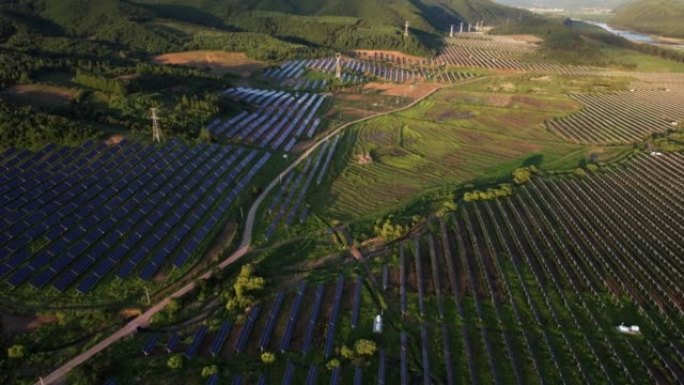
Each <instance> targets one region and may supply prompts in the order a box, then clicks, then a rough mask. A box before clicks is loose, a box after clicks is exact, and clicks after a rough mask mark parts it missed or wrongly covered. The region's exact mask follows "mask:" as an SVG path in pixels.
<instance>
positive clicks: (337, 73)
mask: <svg viewBox="0 0 684 385" xmlns="http://www.w3.org/2000/svg"><path fill="white" fill-rule="evenodd" d="M335 59H337V60H336V62H335V78H337V79H338V80H341V79H342V54H341V53H339V52H338V53H337V54H336V55H335Z"/></svg>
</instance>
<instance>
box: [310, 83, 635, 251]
mask: <svg viewBox="0 0 684 385" xmlns="http://www.w3.org/2000/svg"><path fill="white" fill-rule="evenodd" d="M625 85H626V82H625V81H624V80H623V79H603V78H592V77H588V78H577V77H572V78H571V77H563V76H547V77H534V76H531V75H526V76H521V77H507V78H491V79H484V80H482V81H478V82H474V83H471V84H468V85H464V86H460V87H459V88H458V89H443V90H441V91H439V92H437V93H436V94H435V95H434V96H432V97H430V98H428V99H426V100H425V101H423V102H421V103H419V104H418V105H417V106H415V107H414V108H411V109H410V110H407V111H404V112H401V113H397V114H393V115H389V116H385V117H382V118H378V119H373V120H371V121H368V122H365V123H362V124H360V125H358V126H356V127H354V129H353V131H350V133H349V134H348V135H347V136H346V137H345V138H344V139H343V140H342V141H341V149H340V154H341V155H342V156H341V157H340V158H339V159H338V160H337V161H336V162H335V163H333V172H336V173H337V175H338V176H337V178H336V179H334V180H333V181H332V182H331V184H330V185H329V186H328V187H327V188H323V189H319V190H318V191H317V192H316V193H315V195H314V196H313V197H312V198H311V199H310V204H311V206H312V207H313V208H314V210H315V211H316V212H317V213H319V215H321V216H323V217H326V218H334V219H338V220H341V221H356V220H359V219H363V218H367V219H369V220H370V221H371V223H370V224H369V225H370V226H369V227H370V229H371V232H373V230H372V229H373V227H374V226H375V225H376V223H375V221H376V219H377V218H378V217H381V218H382V217H385V216H386V214H387V213H388V212H389V211H396V210H399V209H400V208H401V207H404V205H407V204H409V202H411V201H412V200H414V199H418V200H420V199H419V198H418V197H419V196H421V195H423V194H434V193H438V192H440V191H441V190H442V189H443V188H444V187H446V186H449V187H457V186H462V185H464V184H466V183H470V182H471V181H473V180H474V181H475V183H476V184H485V185H487V187H491V186H490V183H491V182H496V181H499V183H503V182H510V181H511V173H512V172H513V171H514V170H515V169H517V168H519V167H521V166H522V167H528V166H530V165H535V166H537V167H538V168H540V169H542V170H544V169H547V170H548V169H554V170H559V169H560V170H562V169H565V170H573V169H574V168H575V167H577V165H578V164H579V163H580V162H581V161H582V160H583V159H586V158H587V157H589V156H590V155H591V154H592V153H594V152H597V149H596V148H591V147H587V146H580V145H574V144H569V143H565V142H563V141H562V140H561V139H560V138H559V137H557V136H556V135H554V134H553V133H551V132H549V131H547V130H546V129H545V128H544V127H543V125H542V122H543V121H545V120H547V119H550V118H552V117H558V116H563V115H566V114H569V113H571V112H574V111H576V110H577V109H578V108H579V106H578V105H577V104H576V102H574V101H572V100H570V99H569V98H568V97H567V96H565V95H563V93H566V92H585V91H589V90H591V91H592V92H596V91H609V90H619V89H624V88H625ZM614 150H617V148H615V149H614ZM612 151H613V150H608V151H607V152H606V153H605V156H607V157H610V156H611V155H610V153H611V152H612ZM483 175H486V177H482V176H483ZM475 187H477V186H475ZM472 190H473V188H471V189H468V190H467V191H472ZM447 195H448V194H447ZM446 200H447V201H448V199H446ZM444 201H445V200H444V198H439V204H440V205H441V204H442V202H444ZM416 202H417V201H416ZM417 211H418V212H416V213H412V214H409V215H407V219H409V218H410V217H411V216H412V215H414V214H420V210H417ZM435 211H436V210H435ZM377 225H380V228H382V223H379V224H377ZM388 228H389V227H388ZM375 233H376V234H377V232H375ZM387 235H390V238H392V234H387ZM394 235H396V234H394Z"/></svg>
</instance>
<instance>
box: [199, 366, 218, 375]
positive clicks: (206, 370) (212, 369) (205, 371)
mask: <svg viewBox="0 0 684 385" xmlns="http://www.w3.org/2000/svg"><path fill="white" fill-rule="evenodd" d="M216 373H218V367H217V366H216V365H211V366H205V367H203V368H202V377H204V378H207V377H211V376H213V375H214V374H216Z"/></svg>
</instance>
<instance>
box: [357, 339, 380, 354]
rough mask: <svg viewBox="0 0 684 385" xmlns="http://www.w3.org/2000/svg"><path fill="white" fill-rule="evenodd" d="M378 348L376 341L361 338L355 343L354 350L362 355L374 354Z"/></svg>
mask: <svg viewBox="0 0 684 385" xmlns="http://www.w3.org/2000/svg"><path fill="white" fill-rule="evenodd" d="M377 349H378V345H377V344H376V343H375V341H371V340H366V339H360V340H358V341H356V342H355V343H354V350H355V351H356V354H358V355H361V356H372V355H373V354H375V352H376V350H377Z"/></svg>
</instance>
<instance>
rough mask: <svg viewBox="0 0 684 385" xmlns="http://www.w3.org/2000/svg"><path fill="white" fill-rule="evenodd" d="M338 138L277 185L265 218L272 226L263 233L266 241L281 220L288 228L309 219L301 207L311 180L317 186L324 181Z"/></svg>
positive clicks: (306, 210)
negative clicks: (269, 218)
mask: <svg viewBox="0 0 684 385" xmlns="http://www.w3.org/2000/svg"><path fill="white" fill-rule="evenodd" d="M339 140H340V136H336V137H335V139H334V140H332V141H328V142H326V143H324V144H323V146H322V149H321V150H320V151H319V152H318V153H317V154H316V155H315V156H314V157H313V158H309V159H308V160H307V162H306V163H305V166H304V168H303V170H301V171H294V172H291V173H290V174H289V175H288V177H287V178H286V179H285V180H284V181H283V183H281V184H280V187H279V188H278V190H277V191H276V193H275V194H274V196H273V198H272V200H271V203H270V205H269V206H268V215H269V217H271V218H272V219H271V223H270V225H269V226H268V228H267V229H266V234H265V235H266V238H267V239H270V238H271V237H272V236H273V234H275V231H276V229H277V226H278V224H280V223H281V222H282V221H283V219H285V224H287V225H288V226H289V225H291V224H293V223H294V221H295V219H299V221H300V222H304V221H305V220H306V218H307V215H308V209H307V207H306V205H303V203H304V198H305V197H306V194H307V192H308V191H309V188H310V187H311V184H312V183H313V181H314V179H316V183H317V184H320V183H321V182H322V181H323V178H324V177H325V175H326V173H327V171H328V169H329V168H330V161H331V160H332V157H333V154H334V153H335V149H336V148H337V144H338V143H339Z"/></svg>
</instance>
